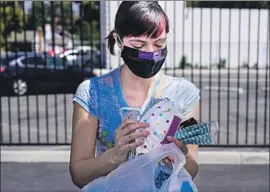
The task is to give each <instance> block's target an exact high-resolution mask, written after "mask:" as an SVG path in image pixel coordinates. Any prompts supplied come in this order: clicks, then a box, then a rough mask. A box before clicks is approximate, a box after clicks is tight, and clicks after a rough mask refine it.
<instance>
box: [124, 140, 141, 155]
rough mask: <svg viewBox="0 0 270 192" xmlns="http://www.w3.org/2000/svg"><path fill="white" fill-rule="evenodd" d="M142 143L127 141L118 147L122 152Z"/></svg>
mask: <svg viewBox="0 0 270 192" xmlns="http://www.w3.org/2000/svg"><path fill="white" fill-rule="evenodd" d="M143 143H144V142H143V141H138V142H132V143H128V144H126V145H122V146H121V147H120V150H121V152H122V153H127V152H129V151H130V150H132V149H136V148H137V147H139V146H141V145H142V144H143Z"/></svg>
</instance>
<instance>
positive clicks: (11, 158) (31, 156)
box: [1, 150, 269, 165]
mask: <svg viewBox="0 0 270 192" xmlns="http://www.w3.org/2000/svg"><path fill="white" fill-rule="evenodd" d="M69 158H70V151H68V150H57V151H53V150H1V163H2V162H16V163H69ZM198 164H200V165H213V164H227V165H228V164H229V165H267V164H268V165H269V152H235V151H199V155H198Z"/></svg>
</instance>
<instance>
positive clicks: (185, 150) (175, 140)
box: [167, 136, 188, 155]
mask: <svg viewBox="0 0 270 192" xmlns="http://www.w3.org/2000/svg"><path fill="white" fill-rule="evenodd" d="M167 139H168V141H169V142H172V143H174V144H175V145H176V146H177V147H179V149H181V151H182V152H183V153H184V154H185V155H186V154H187V153H188V148H187V146H186V145H185V144H184V143H183V142H182V141H179V140H178V139H176V138H174V137H171V136H168V137H167Z"/></svg>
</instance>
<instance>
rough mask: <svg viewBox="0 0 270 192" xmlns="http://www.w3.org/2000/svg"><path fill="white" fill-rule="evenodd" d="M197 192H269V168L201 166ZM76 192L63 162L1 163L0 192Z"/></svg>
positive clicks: (260, 166) (257, 166) (196, 179)
mask: <svg viewBox="0 0 270 192" xmlns="http://www.w3.org/2000/svg"><path fill="white" fill-rule="evenodd" d="M194 181H195V184H196V186H197V187H198V189H199V191H200V192H257V191H259V192H269V165H201V166H200V171H199V173H198V175H197V177H196V178H195V180H194ZM62 191H63V192H76V191H80V190H79V189H78V188H77V187H75V186H74V185H73V183H72V181H71V178H70V175H69V171H68V164H67V163H1V192H62Z"/></svg>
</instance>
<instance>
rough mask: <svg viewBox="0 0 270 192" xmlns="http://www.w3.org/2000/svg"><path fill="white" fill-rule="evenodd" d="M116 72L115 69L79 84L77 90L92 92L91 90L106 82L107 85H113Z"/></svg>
mask: <svg viewBox="0 0 270 192" xmlns="http://www.w3.org/2000/svg"><path fill="white" fill-rule="evenodd" d="M116 70H117V69H114V70H112V71H109V72H107V73H105V74H102V75H100V76H96V77H91V78H89V79H86V80H84V81H83V82H81V83H80V84H79V86H78V89H77V90H90V89H91V88H92V89H93V88H94V87H96V86H99V85H104V82H105V85H107V84H111V83H112V80H113V77H114V75H113V74H114V73H115V72H116Z"/></svg>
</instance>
